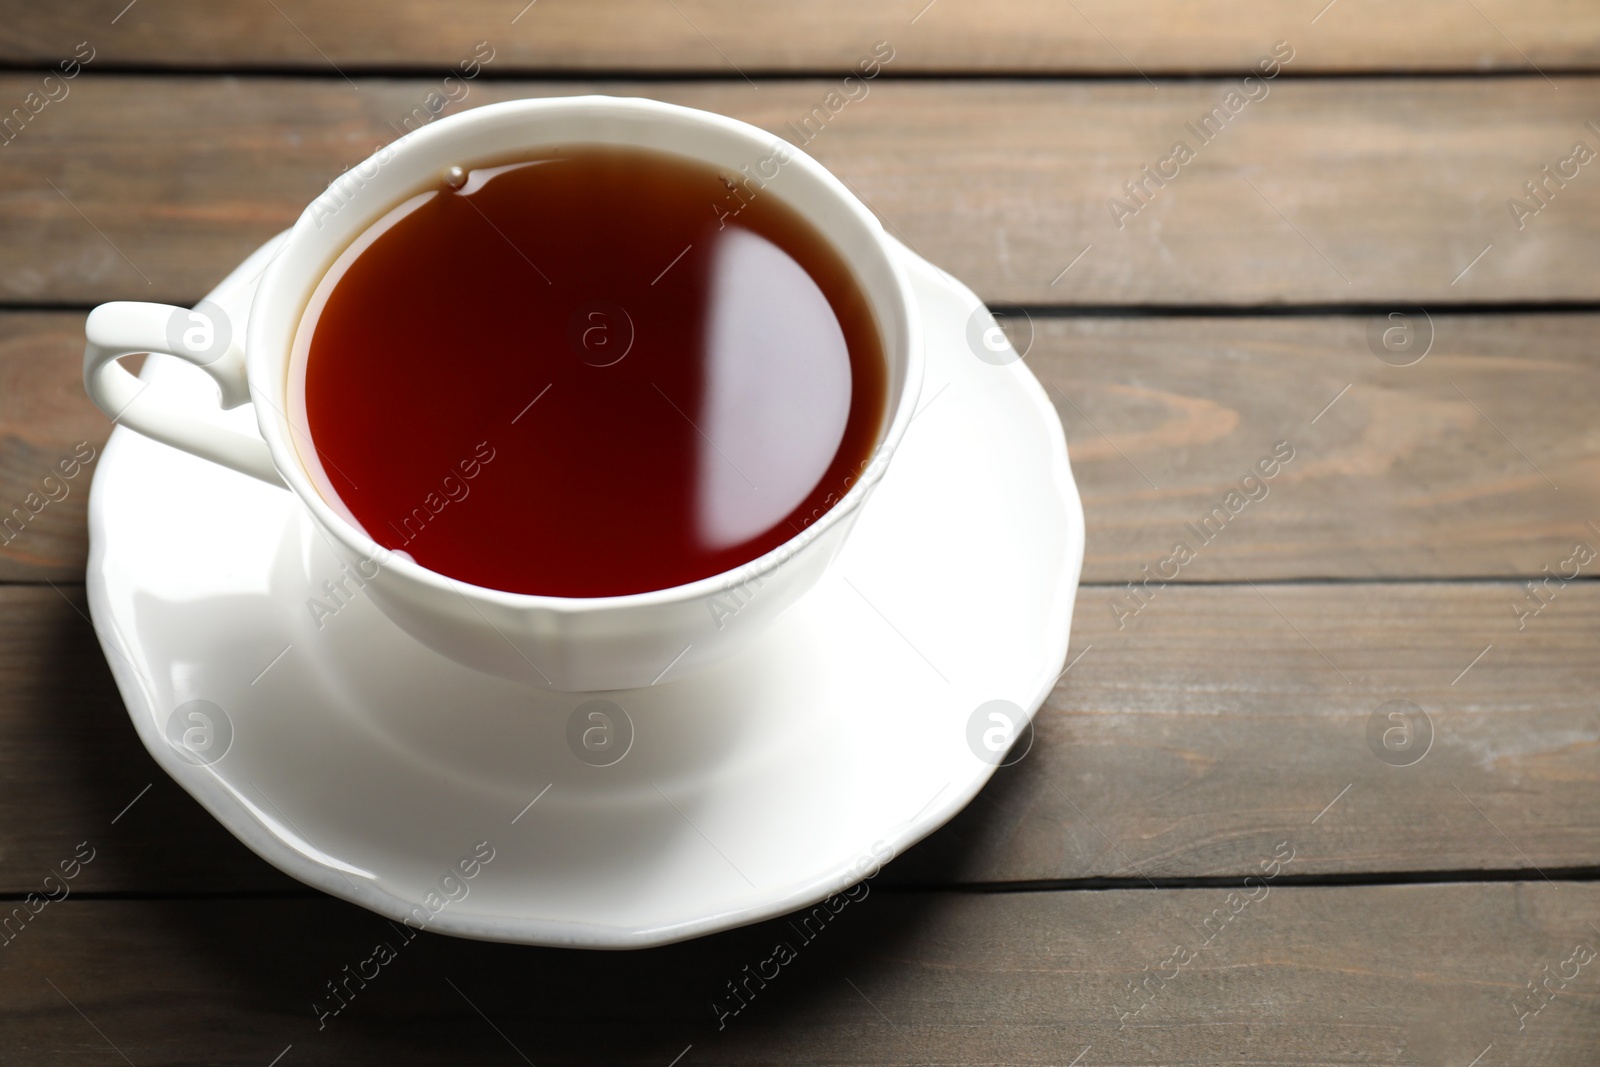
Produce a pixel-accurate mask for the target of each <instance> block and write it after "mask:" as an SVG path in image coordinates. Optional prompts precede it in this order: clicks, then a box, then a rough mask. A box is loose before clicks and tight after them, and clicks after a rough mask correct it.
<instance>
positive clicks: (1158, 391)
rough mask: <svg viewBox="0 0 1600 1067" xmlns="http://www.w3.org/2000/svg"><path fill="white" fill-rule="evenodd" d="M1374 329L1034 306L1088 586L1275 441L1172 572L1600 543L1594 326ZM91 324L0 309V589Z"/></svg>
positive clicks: (69, 440)
mask: <svg viewBox="0 0 1600 1067" xmlns="http://www.w3.org/2000/svg"><path fill="white" fill-rule="evenodd" d="M1374 321H1376V324H1377V327H1379V328H1387V324H1388V320H1387V319H1385V318H1383V317H1382V316H1375V317H1374V316H1339V317H1304V318H1302V317H1289V318H1260V317H1251V318H1231V317H1223V318H1174V317H1158V318H1106V317H1093V318H1066V319H1063V318H1045V317H1042V316H1040V317H1037V318H1036V319H1035V320H1034V321H1033V323H1032V326H1033V328H1032V330H1031V333H1032V335H1033V342H1032V346H1031V348H1030V349H1029V351H1028V360H1029V363H1030V365H1031V366H1032V367H1033V368H1034V370H1035V372H1036V373H1038V374H1039V375H1040V376H1041V378H1042V379H1043V381H1044V382H1045V383H1046V385H1047V387H1049V389H1050V395H1051V398H1052V400H1053V401H1054V402H1055V404H1056V406H1057V409H1058V410H1059V412H1060V414H1061V416H1062V420H1063V422H1064V423H1065V425H1066V427H1067V432H1068V440H1069V447H1070V450H1071V455H1072V461H1073V468H1074V471H1075V473H1076V475H1077V478H1078V484H1079V486H1080V488H1081V490H1082V493H1083V497H1084V507H1085V510H1086V513H1087V517H1088V529H1089V542H1088V551H1087V558H1086V560H1085V566H1084V573H1085V576H1086V578H1087V580H1089V581H1095V582H1118V581H1123V582H1125V581H1130V580H1142V578H1143V577H1144V568H1145V567H1149V568H1151V569H1152V570H1154V569H1156V568H1157V567H1158V566H1159V564H1160V563H1161V561H1162V560H1163V559H1166V558H1168V557H1169V555H1170V554H1171V550H1172V548H1173V545H1174V543H1175V542H1176V541H1179V540H1184V541H1186V542H1191V541H1195V540H1197V539H1196V538H1195V536H1194V535H1193V534H1192V533H1190V532H1188V530H1187V529H1186V526H1187V524H1191V523H1199V522H1200V520H1201V518H1202V517H1203V516H1205V515H1207V514H1211V511H1210V509H1212V508H1213V507H1215V506H1218V505H1222V504H1223V503H1224V501H1225V499H1226V496H1227V493H1228V492H1229V491H1237V489H1238V483H1239V480H1240V479H1241V478H1242V477H1243V476H1244V475H1245V474H1246V473H1247V472H1248V471H1249V470H1251V469H1252V468H1253V467H1254V465H1255V464H1256V463H1257V461H1258V460H1260V459H1261V458H1262V457H1263V456H1267V455H1270V453H1271V451H1272V449H1273V447H1274V446H1275V445H1276V443H1277V442H1279V441H1288V442H1290V444H1291V446H1292V447H1293V448H1294V449H1295V458H1294V459H1293V460H1291V461H1290V462H1289V463H1288V464H1287V465H1286V466H1284V468H1283V470H1282V473H1281V474H1280V475H1279V476H1278V477H1276V478H1274V479H1272V480H1271V481H1270V482H1269V483H1268V485H1267V492H1268V496H1267V497H1266V498H1264V499H1263V500H1261V501H1259V502H1255V503H1251V504H1249V505H1248V506H1246V507H1245V508H1244V509H1243V510H1242V511H1241V512H1240V514H1239V516H1238V521H1237V522H1230V523H1229V524H1228V526H1227V529H1226V532H1225V533H1224V534H1223V535H1221V536H1218V537H1216V538H1215V539H1213V541H1212V543H1210V544H1207V545H1206V546H1204V549H1203V551H1198V553H1197V555H1196V558H1195V559H1194V560H1193V561H1192V562H1191V563H1189V564H1187V565H1185V566H1184V567H1183V568H1181V570H1180V571H1179V580H1180V581H1218V580H1239V579H1252V580H1261V579H1268V578H1270V579H1282V578H1322V577H1328V578H1406V577H1412V578H1415V577H1446V578H1454V577H1484V576H1488V577H1501V576H1507V575H1517V574H1521V575H1539V574H1541V573H1542V570H1543V568H1544V567H1545V566H1547V565H1548V566H1555V565H1556V564H1558V563H1559V562H1560V561H1561V560H1563V559H1565V558H1567V556H1568V555H1570V553H1571V550H1572V547H1573V544H1574V543H1575V542H1577V541H1586V542H1587V543H1590V544H1591V545H1593V546H1594V547H1596V548H1597V549H1600V529H1596V528H1595V527H1593V526H1591V525H1589V523H1590V522H1592V521H1595V520H1600V438H1596V437H1595V435H1594V434H1591V433H1586V432H1584V431H1583V429H1582V428H1583V427H1584V426H1587V425H1588V424H1589V422H1590V421H1592V420H1591V413H1592V412H1594V411H1595V410H1600V359H1597V357H1596V355H1595V343H1596V338H1597V337H1600V316H1596V315H1592V314H1558V315H1504V316H1500V315H1489V316H1459V315H1436V316H1434V317H1433V319H1432V320H1431V332H1432V349H1431V351H1429V352H1428V354H1427V356H1426V357H1425V358H1424V359H1423V360H1422V361H1421V362H1420V363H1418V364H1416V365H1414V366H1410V367H1394V366H1389V365H1387V364H1385V363H1383V362H1381V361H1380V360H1379V359H1378V358H1376V357H1375V356H1373V355H1372V353H1371V352H1370V351H1369V349H1368V347H1367V334H1368V331H1369V330H1370V329H1372V328H1373V324H1374ZM1429 329H1430V327H1429V325H1428V320H1426V319H1419V320H1418V323H1417V326H1416V331H1417V336H1418V337H1419V338H1422V337H1423V336H1424V335H1426V334H1427V333H1428V332H1429ZM1029 332H1030V331H1029V330H1028V328H1027V326H1026V324H1025V323H1024V324H1019V326H1018V327H1017V333H1018V338H1019V341H1022V339H1023V337H1024V335H1026V334H1028V333H1029ZM82 338H83V315H82V314H81V313H79V312H72V313H40V312H0V385H3V388H0V442H3V447H0V518H4V517H5V516H7V515H10V516H12V524H13V527H15V526H17V525H18V523H19V522H20V520H19V519H17V518H16V516H15V515H14V514H13V513H12V511H11V510H10V509H15V508H18V507H24V505H25V504H26V502H27V501H28V500H29V497H28V494H30V493H33V494H35V496H34V497H33V498H32V499H33V502H34V503H33V506H34V507H37V508H38V509H39V514H38V516H37V518H31V517H29V514H28V513H26V512H25V513H24V515H23V518H24V519H27V520H28V521H27V522H26V525H23V526H21V527H20V529H21V532H20V533H18V532H16V530H14V529H11V528H7V529H6V530H5V533H4V534H3V535H0V580H24V581H27V580H32V581H37V580H39V579H40V578H48V579H50V580H52V581H58V582H59V581H77V580H79V579H80V578H81V576H82V573H83V567H84V561H85V553H86V548H87V546H86V543H85V536H84V506H85V502H86V499H87V495H86V493H85V492H84V489H85V488H86V485H87V481H86V479H82V478H80V479H77V480H74V481H72V482H68V483H61V484H64V485H65V495H64V496H63V495H61V494H62V489H61V488H55V489H53V490H52V491H53V492H55V493H56V494H57V495H58V496H60V499H59V500H53V501H49V502H48V503H43V502H44V501H46V500H47V499H48V495H49V494H48V493H46V491H45V490H46V485H45V484H44V482H43V478H44V477H45V475H47V474H48V473H49V471H50V470H52V469H54V468H55V467H56V465H57V464H59V463H60V462H61V461H62V460H63V459H65V458H69V457H71V456H72V455H73V454H74V453H75V451H77V450H78V449H79V446H80V443H82V442H87V447H88V448H94V449H98V448H99V447H100V445H101V443H102V442H103V440H104V436H105V433H106V431H107V429H108V426H109V424H108V423H107V421H106V419H105V418H103V417H102V416H101V415H100V414H99V413H98V412H96V411H94V410H93V408H92V407H91V406H90V404H89V402H88V400H87V399H86V398H85V397H84V396H83V394H82V387H81V385H80V384H79V369H78V368H79V365H80V360H81V353H82V347H83V340H82ZM1023 343H1026V342H1025V341H1023ZM1419 343H1420V341H1419ZM1380 347H1381V346H1380ZM1391 358H1393V357H1391ZM1346 386H1348V387H1349V388H1348V390H1346ZM1336 397H1337V398H1338V399H1337V403H1335V404H1334V405H1333V406H1332V407H1331V408H1328V410H1327V411H1325V412H1324V411H1323V410H1322V409H1323V408H1324V407H1326V406H1327V405H1328V404H1329V402H1330V401H1333V400H1335V398H1336ZM1474 405H1476V406H1477V407H1476V408H1475V407H1474ZM1480 409H1481V410H1480ZM1313 420H1315V421H1313ZM1502 431H1503V432H1504V433H1505V434H1506V435H1507V437H1509V441H1508V440H1507V439H1506V438H1505V437H1502V436H1501V432H1502ZM1519 450H1520V451H1519ZM1541 471H1542V472H1543V474H1541V473H1540V472H1541ZM1545 476H1548V477H1549V478H1550V479H1551V481H1550V482H1546V481H1545ZM1146 478H1148V479H1149V481H1146ZM58 482H59V479H58ZM1552 484H1554V485H1557V486H1560V490H1559V491H1557V490H1555V489H1552V488H1551V485H1552ZM1157 487H1159V488H1157ZM1192 547H1194V548H1196V549H1197V550H1198V549H1199V548H1200V546H1199V545H1193V546H1192Z"/></svg>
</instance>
